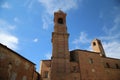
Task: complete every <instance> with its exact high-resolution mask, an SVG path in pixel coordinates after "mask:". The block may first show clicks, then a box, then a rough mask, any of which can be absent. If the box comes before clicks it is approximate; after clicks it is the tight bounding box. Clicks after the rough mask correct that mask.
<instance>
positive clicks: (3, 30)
mask: <svg viewBox="0 0 120 80" xmlns="http://www.w3.org/2000/svg"><path fill="white" fill-rule="evenodd" d="M14 29H15V26H14V25H10V24H9V23H7V22H6V21H4V20H2V19H0V43H2V44H4V45H6V46H8V47H9V48H12V49H17V48H18V47H17V45H18V42H19V41H18V38H17V37H16V36H14V35H12V34H11V31H13V30H14Z"/></svg>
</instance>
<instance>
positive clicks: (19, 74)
mask: <svg viewBox="0 0 120 80" xmlns="http://www.w3.org/2000/svg"><path fill="white" fill-rule="evenodd" d="M38 78H39V74H38V73H37V72H36V70H35V64H34V63H32V62H31V61H29V60H27V59H26V58H24V57H23V56H21V55H19V54H18V53H16V52H14V51H13V50H11V49H9V48H8V47H6V46H4V45H3V44H0V80H38Z"/></svg>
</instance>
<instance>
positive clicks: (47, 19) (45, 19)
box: [42, 15, 52, 30]
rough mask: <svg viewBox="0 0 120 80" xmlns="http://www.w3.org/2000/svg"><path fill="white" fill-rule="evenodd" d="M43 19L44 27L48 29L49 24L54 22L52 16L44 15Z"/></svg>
mask: <svg viewBox="0 0 120 80" xmlns="http://www.w3.org/2000/svg"><path fill="white" fill-rule="evenodd" d="M42 21H43V29H44V30H47V29H48V27H49V25H50V24H51V23H52V20H51V18H50V16H47V15H43V17H42Z"/></svg>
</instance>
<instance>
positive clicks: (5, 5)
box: [1, 2, 11, 9]
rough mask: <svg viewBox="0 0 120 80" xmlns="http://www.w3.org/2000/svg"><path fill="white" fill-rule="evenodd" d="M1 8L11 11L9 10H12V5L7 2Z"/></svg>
mask: <svg viewBox="0 0 120 80" xmlns="http://www.w3.org/2000/svg"><path fill="white" fill-rule="evenodd" d="M1 7H2V8H6V9H9V8H11V5H10V4H9V3H8V2H5V3H4V4H2V5H1Z"/></svg>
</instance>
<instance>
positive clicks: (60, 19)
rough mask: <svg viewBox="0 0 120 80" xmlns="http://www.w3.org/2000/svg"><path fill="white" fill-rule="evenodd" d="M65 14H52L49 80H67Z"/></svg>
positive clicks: (67, 60) (67, 49) (67, 58)
mask: <svg viewBox="0 0 120 80" xmlns="http://www.w3.org/2000/svg"><path fill="white" fill-rule="evenodd" d="M68 37H69V34H68V33H67V26H66V13H64V12H63V11H61V10H59V11H57V12H55V13H54V32H52V47H53V48H52V59H51V74H50V75H51V80H67V79H68V78H67V77H68V75H69V72H70V62H69V60H70V56H69V55H70V53H69V48H68Z"/></svg>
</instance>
